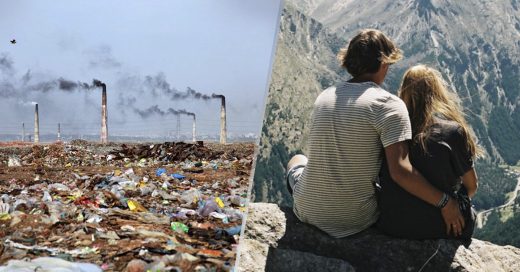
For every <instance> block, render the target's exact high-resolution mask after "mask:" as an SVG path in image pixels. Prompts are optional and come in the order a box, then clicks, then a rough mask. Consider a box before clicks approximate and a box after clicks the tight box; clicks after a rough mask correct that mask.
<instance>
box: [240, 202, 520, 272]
mask: <svg viewBox="0 0 520 272" xmlns="http://www.w3.org/2000/svg"><path fill="white" fill-rule="evenodd" d="M243 243H244V244H246V246H242V247H241V248H240V255H241V256H240V263H239V264H238V267H239V271H263V270H265V271H479V272H480V271H520V249H518V248H515V247H512V246H497V245H494V244H492V243H489V242H485V241H480V240H477V239H473V240H472V241H471V243H469V244H466V245H463V244H462V243H461V242H459V241H454V240H424V241H418V240H405V239H396V238H392V237H389V236H386V235H384V234H381V233H380V232H378V231H377V230H376V229H368V230H366V231H363V232H361V233H359V234H356V235H354V236H351V237H347V238H342V239H334V238H332V237H330V236H328V235H327V234H325V233H324V232H322V231H320V230H319V229H317V228H315V227H313V226H310V225H308V224H304V223H301V222H300V221H299V220H298V219H297V218H296V216H295V215H294V214H293V212H292V210H291V209H290V208H286V207H282V208H281V209H280V208H279V207H278V206H277V205H275V204H267V203H251V204H250V205H249V214H248V218H247V227H246V231H245V237H244V240H243ZM251 245H254V246H251ZM264 260H265V262H264Z"/></svg>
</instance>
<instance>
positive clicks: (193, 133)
mask: <svg viewBox="0 0 520 272" xmlns="http://www.w3.org/2000/svg"><path fill="white" fill-rule="evenodd" d="M196 122H197V119H196V118H195V114H193V131H192V138H193V142H195V141H196V140H195V135H196V133H195V132H196V130H195V128H196V125H195V123H196Z"/></svg>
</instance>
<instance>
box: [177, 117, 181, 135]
mask: <svg viewBox="0 0 520 272" xmlns="http://www.w3.org/2000/svg"><path fill="white" fill-rule="evenodd" d="M180 139H181V115H180V114H177V141H180Z"/></svg>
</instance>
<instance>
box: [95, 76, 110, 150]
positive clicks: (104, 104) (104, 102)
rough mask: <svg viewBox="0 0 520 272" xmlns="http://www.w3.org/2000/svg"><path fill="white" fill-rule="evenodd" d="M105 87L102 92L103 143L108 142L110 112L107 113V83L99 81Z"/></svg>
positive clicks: (99, 84)
mask: <svg viewBox="0 0 520 272" xmlns="http://www.w3.org/2000/svg"><path fill="white" fill-rule="evenodd" d="M97 85H98V86H101V87H102V88H103V92H102V93H101V143H103V144H106V143H108V126H107V122H108V116H107V115H108V114H107V85H106V84H105V83H101V82H99V83H98V84H97Z"/></svg>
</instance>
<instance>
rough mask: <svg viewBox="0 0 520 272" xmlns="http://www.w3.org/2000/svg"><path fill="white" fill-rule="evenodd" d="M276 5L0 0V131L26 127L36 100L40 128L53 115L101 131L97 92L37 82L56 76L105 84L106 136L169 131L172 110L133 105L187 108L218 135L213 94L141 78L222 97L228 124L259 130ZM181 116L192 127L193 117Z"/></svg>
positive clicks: (52, 123) (66, 126)
mask: <svg viewBox="0 0 520 272" xmlns="http://www.w3.org/2000/svg"><path fill="white" fill-rule="evenodd" d="M279 8H280V0H262V1H258V0H219V1H214V0H189V1H184V0H175V1H171V0H165V1H159V0H155V1H128V0H112V1H105V0H89V1H70V0H52V1H51V0H48V1H41V0H34V1H9V0H0V88H1V90H0V94H2V98H1V100H0V116H1V117H0V134H4V133H18V132H19V131H20V130H21V123H22V122H25V124H26V128H27V129H28V130H31V129H32V127H33V122H34V120H33V114H34V113H33V111H34V109H33V106H32V105H31V102H33V101H34V102H38V103H39V107H40V126H41V130H42V132H41V133H51V132H54V131H55V130H56V126H57V123H58V122H60V123H62V130H63V132H64V133H69V132H76V133H77V132H79V133H93V134H94V133H98V132H99V130H100V128H99V127H100V125H99V124H100V115H101V113H100V103H101V96H100V91H99V90H98V89H92V90H84V89H81V88H79V89H75V90H69V91H64V90H60V89H59V88H58V87H56V86H54V87H52V86H51V87H48V89H46V91H44V90H43V89H38V88H39V87H37V86H40V85H41V83H42V82H55V80H57V79H59V78H62V79H65V80H70V81H72V82H85V83H89V84H90V83H91V82H92V79H94V78H96V79H99V80H101V81H103V82H105V83H106V84H107V90H108V114H109V133H110V134H119V135H120V134H126V135H164V134H166V133H168V132H169V131H170V132H171V131H172V130H175V128H176V117H175V116H171V115H165V116H162V117H161V116H160V115H150V116H149V117H148V118H143V117H141V116H140V115H139V114H137V113H136V110H145V109H147V108H149V107H151V106H154V105H158V108H159V109H161V110H164V111H166V110H167V109H168V108H170V107H171V108H173V109H175V110H181V109H185V110H187V111H190V112H194V113H195V114H197V119H198V131H199V132H200V133H201V134H212V133H213V134H216V133H218V131H219V124H218V120H219V111H220V101H219V100H216V99H211V100H207V101H206V100H197V99H193V98H188V99H180V100H179V99H177V100H172V99H171V98H170V96H169V95H167V94H166V93H165V92H164V91H161V89H160V88H159V89H158V88H157V86H155V88H154V86H152V85H153V84H150V80H149V82H146V79H147V77H150V78H151V79H152V82H155V83H156V84H159V83H161V82H160V80H161V79H164V81H165V82H168V83H169V85H170V87H169V89H170V90H173V89H176V90H177V91H178V92H185V91H186V90H187V88H188V87H190V88H191V89H193V90H195V91H196V92H199V93H202V94H208V95H211V94H212V93H217V94H223V95H225V96H226V100H227V104H228V121H229V122H228V131H229V132H230V133H246V132H254V133H258V132H259V130H260V125H261V119H262V116H261V115H262V113H263V108H264V99H265V95H266V89H267V84H268V76H269V74H270V68H271V67H270V65H271V58H272V51H273V48H274V47H273V45H274V43H275V38H276V33H277V30H278V29H277V23H278V19H279ZM12 39H16V44H12V43H11V42H10V41H11V40H12ZM150 78H149V79H150ZM39 84H40V85H39ZM163 87H164V85H163ZM49 88H50V89H49ZM154 89H155V90H154ZM181 120H182V125H181V129H182V131H184V132H185V133H187V132H190V131H191V119H190V117H188V116H182V119H181Z"/></svg>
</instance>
